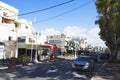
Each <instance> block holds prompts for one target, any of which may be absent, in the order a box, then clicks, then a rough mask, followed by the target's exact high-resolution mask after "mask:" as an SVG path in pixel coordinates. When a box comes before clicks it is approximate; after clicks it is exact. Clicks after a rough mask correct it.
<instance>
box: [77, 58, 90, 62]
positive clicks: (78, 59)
mask: <svg viewBox="0 0 120 80" xmlns="http://www.w3.org/2000/svg"><path fill="white" fill-rule="evenodd" d="M76 60H77V61H88V60H89V57H78V58H77V59H76Z"/></svg>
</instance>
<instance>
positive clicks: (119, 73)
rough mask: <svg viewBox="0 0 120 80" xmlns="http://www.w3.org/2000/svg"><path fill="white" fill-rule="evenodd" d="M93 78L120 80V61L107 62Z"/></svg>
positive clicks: (97, 79)
mask: <svg viewBox="0 0 120 80" xmlns="http://www.w3.org/2000/svg"><path fill="white" fill-rule="evenodd" d="M91 80H120V63H105V64H104V65H103V66H102V67H101V68H100V69H99V70H98V72H97V73H96V74H95V76H94V77H92V79H91Z"/></svg>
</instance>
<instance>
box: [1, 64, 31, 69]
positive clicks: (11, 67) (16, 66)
mask: <svg viewBox="0 0 120 80" xmlns="http://www.w3.org/2000/svg"><path fill="white" fill-rule="evenodd" d="M30 65H33V63H27V64H17V65H8V66H4V67H0V70H5V69H14V68H19V67H22V66H30Z"/></svg>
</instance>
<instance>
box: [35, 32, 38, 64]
mask: <svg viewBox="0 0 120 80" xmlns="http://www.w3.org/2000/svg"><path fill="white" fill-rule="evenodd" d="M37 35H38V33H37V32H36V33H35V38H36V49H35V62H38V59H37V57H38V54H37V53H38V51H37Z"/></svg>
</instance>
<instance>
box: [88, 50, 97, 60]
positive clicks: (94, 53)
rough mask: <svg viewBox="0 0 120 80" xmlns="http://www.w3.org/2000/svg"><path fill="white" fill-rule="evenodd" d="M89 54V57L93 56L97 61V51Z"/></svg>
mask: <svg viewBox="0 0 120 80" xmlns="http://www.w3.org/2000/svg"><path fill="white" fill-rule="evenodd" d="M89 56H91V58H93V59H94V60H95V62H98V61H99V56H98V53H97V52H90V53H89Z"/></svg>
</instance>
